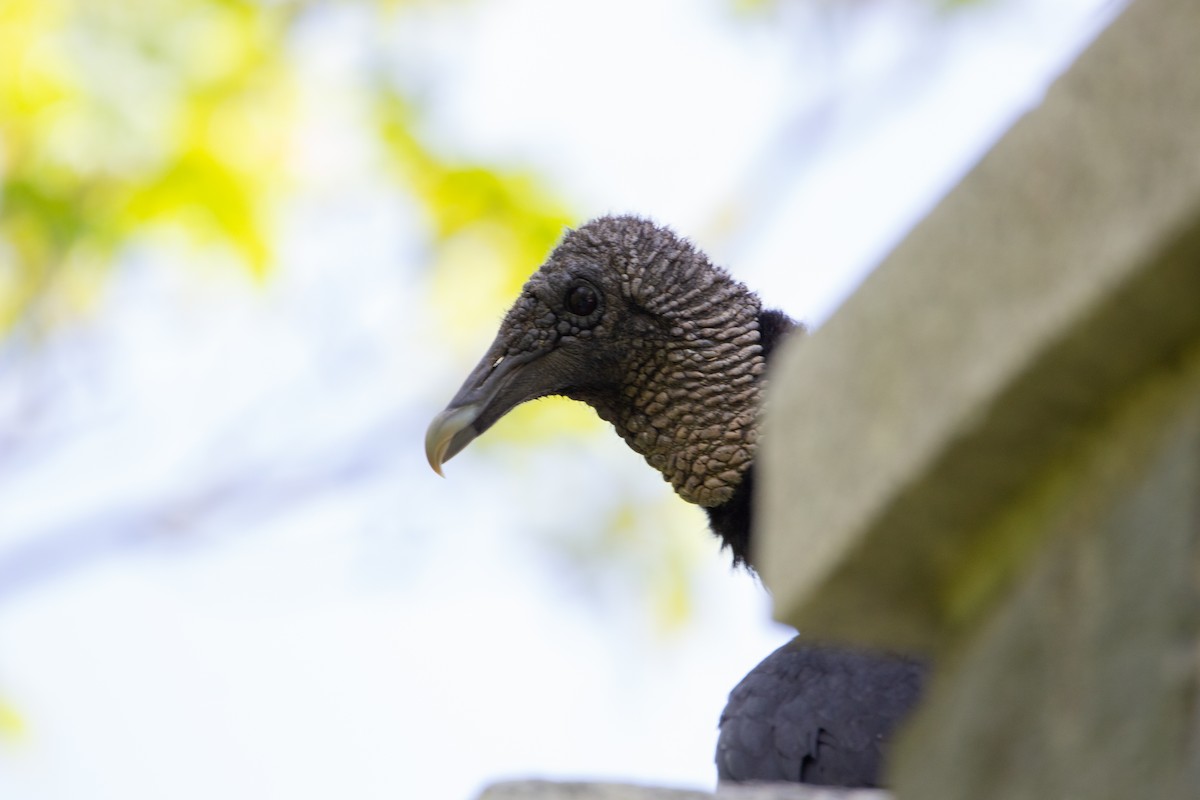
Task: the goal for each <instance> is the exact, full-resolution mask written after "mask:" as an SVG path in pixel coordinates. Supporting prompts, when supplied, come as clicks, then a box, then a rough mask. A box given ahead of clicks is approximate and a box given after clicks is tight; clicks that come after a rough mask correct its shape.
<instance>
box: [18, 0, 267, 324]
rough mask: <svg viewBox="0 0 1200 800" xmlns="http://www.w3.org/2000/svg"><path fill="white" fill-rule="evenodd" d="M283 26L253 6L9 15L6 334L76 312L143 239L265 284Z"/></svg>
mask: <svg viewBox="0 0 1200 800" xmlns="http://www.w3.org/2000/svg"><path fill="white" fill-rule="evenodd" d="M285 21H286V15H285V13H284V11H283V10H282V9H281V8H279V7H276V8H274V9H268V8H265V7H263V6H260V5H258V4H257V3H253V2H248V0H225V2H218V3H213V2H204V1H203V0H169V1H168V2H162V1H161V0H129V1H128V2H116V0H101V1H100V2H88V1H87V0H6V3H5V4H4V6H3V7H2V9H0V154H2V161H0V169H2V170H3V172H2V174H3V183H2V184H0V191H2V195H0V204H2V205H0V246H2V247H3V250H0V331H7V330H9V329H11V327H12V326H13V324H14V323H15V322H16V321H17V320H19V319H21V318H22V317H23V316H24V315H25V314H26V313H28V312H30V311H33V310H34V309H37V311H38V312H39V313H40V314H42V315H43V320H42V321H47V322H53V321H54V320H55V319H56V318H58V317H60V316H62V315H64V314H69V313H71V312H73V311H76V310H78V308H79V306H80V305H82V304H84V303H86V302H87V301H88V300H89V299H90V298H91V297H92V296H94V295H95V292H96V289H97V288H98V286H99V284H100V282H101V281H102V280H103V279H104V277H105V275H106V273H107V272H108V270H109V266H110V264H111V263H112V261H113V259H114V257H115V256H116V255H117V253H118V252H119V251H120V250H121V248H122V247H123V246H125V245H127V244H129V243H130V242H131V241H132V240H134V239H135V238H137V237H138V236H140V235H141V234H142V233H144V232H145V231H146V229H147V228H148V227H150V226H169V227H171V228H174V229H177V230H178V231H180V232H182V233H184V234H186V235H187V236H188V237H190V238H192V239H194V240H196V241H199V242H205V243H214V242H215V243H218V244H222V245H225V246H227V247H229V248H232V249H233V250H234V251H236V252H237V253H238V254H239V256H240V257H241V261H242V262H243V263H244V264H245V265H246V266H247V267H248V268H249V269H250V270H252V271H253V272H254V273H255V274H260V275H261V274H262V273H264V272H265V271H266V269H267V266H268V263H269V246H268V244H267V233H266V230H265V226H264V219H265V213H266V206H267V201H268V199H269V195H270V193H271V192H272V191H273V190H274V189H276V188H277V187H278V183H279V178H280V173H281V158H282V155H281V154H282V152H283V149H282V148H281V146H280V144H281V142H282V141H283V140H284V139H285V137H286V135H287V125H288V122H289V116H288V106H289V102H290V94H291V86H290V81H289V76H288V73H287V69H286V65H285V63H284V62H283V54H284V51H283V48H282V47H281V43H282V37H283V34H284V30H285Z"/></svg>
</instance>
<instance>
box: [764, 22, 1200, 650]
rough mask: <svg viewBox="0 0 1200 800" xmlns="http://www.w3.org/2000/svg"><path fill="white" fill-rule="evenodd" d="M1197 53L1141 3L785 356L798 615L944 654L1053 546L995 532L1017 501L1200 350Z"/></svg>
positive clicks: (772, 502)
mask: <svg viewBox="0 0 1200 800" xmlns="http://www.w3.org/2000/svg"><path fill="white" fill-rule="evenodd" d="M1198 53H1200V6H1198V5H1196V4H1194V3H1191V2H1186V0H1140V2H1135V3H1134V4H1133V5H1132V6H1131V7H1130V8H1129V9H1128V10H1127V11H1126V12H1125V13H1124V14H1123V15H1122V16H1121V17H1120V18H1119V19H1118V20H1117V21H1116V22H1115V23H1114V24H1113V25H1112V26H1111V27H1110V28H1109V30H1107V31H1106V32H1105V33H1104V34H1103V35H1102V36H1101V37H1100V38H1099V39H1098V40H1097V41H1096V42H1095V43H1094V44H1093V46H1092V47H1091V48H1089V49H1088V50H1087V51H1086V52H1085V53H1084V54H1083V55H1082V56H1081V57H1080V58H1079V60H1078V62H1077V63H1076V64H1075V65H1074V66H1073V67H1072V68H1071V69H1070V70H1069V71H1068V73H1067V74H1066V75H1064V76H1063V77H1062V78H1061V79H1060V80H1059V81H1058V82H1057V83H1056V84H1055V85H1054V86H1053V87H1052V88H1051V90H1050V91H1049V93H1048V95H1047V97H1046V100H1045V102H1044V104H1043V105H1042V106H1041V107H1040V108H1038V109H1037V110H1036V111H1034V112H1032V113H1031V114H1029V115H1027V116H1026V117H1025V118H1024V119H1022V120H1021V121H1019V122H1018V123H1017V124H1016V125H1015V126H1014V128H1013V129H1012V130H1011V131H1010V132H1009V133H1008V134H1007V135H1006V136H1005V137H1004V138H1003V140H1002V141H1001V142H1000V143H998V144H997V146H996V147H995V148H994V149H993V150H992V151H991V152H990V153H989V154H988V155H987V157H986V158H984V159H983V161H982V162H981V163H980V164H979V165H978V166H977V167H976V168H975V169H974V170H973V171H972V172H971V174H970V175H968V176H967V177H966V178H965V179H964V180H963V181H962V183H961V184H960V185H959V186H958V187H957V188H956V189H955V190H954V191H953V192H952V193H951V194H950V195H949V196H948V197H947V198H946V199H945V200H944V201H943V202H942V203H941V204H940V205H939V206H938V207H937V208H936V209H935V210H934V211H933V213H931V214H930V215H929V217H928V218H926V219H925V220H924V221H923V222H922V224H921V225H920V226H918V228H917V229H916V230H914V231H913V233H912V234H911V235H910V236H909V237H908V238H907V239H906V240H905V241H904V242H903V243H902V244H901V245H900V246H899V247H898V248H897V250H896V251H895V252H894V253H893V254H892V255H891V256H890V257H889V258H888V259H887V260H886V261H885V263H884V264H883V265H881V266H880V267H879V269H877V270H876V271H875V272H874V273H873V274H872V275H871V276H870V277H869V278H868V280H867V281H866V282H865V283H864V285H863V286H862V287H861V288H860V289H859V290H858V292H856V293H855V295H854V296H853V297H851V298H850V299H849V300H848V301H847V302H846V304H845V305H844V306H843V307H842V308H841V309H840V310H839V311H838V312H837V314H835V315H834V317H833V318H832V319H831V320H830V321H829V322H828V323H827V324H826V325H825V326H823V327H822V328H821V329H820V330H818V331H816V332H815V333H814V334H813V335H811V336H810V337H808V338H806V339H804V340H801V341H798V342H793V343H791V345H790V346H789V347H788V348H787V349H786V350H785V351H784V352H783V353H781V354H780V356H779V358H778V359H777V361H776V367H775V372H774V374H773V376H772V387H771V396H770V399H769V404H768V409H767V416H766V423H765V424H766V434H765V436H764V444H763V446H762V451H761V458H762V462H763V464H764V467H763V470H762V472H761V479H762V484H761V485H762V490H761V493H760V497H759V499H760V502H761V508H760V513H759V514H758V519H759V520H760V525H761V529H760V530H759V531H758V532H757V534H756V536H757V542H758V543H759V547H760V548H761V549H760V552H759V553H758V554H757V556H756V561H757V563H758V564H759V565H760V571H761V573H762V575H763V578H764V580H765V582H766V584H767V585H768V587H770V588H771V590H772V591H773V593H774V595H775V599H776V604H777V612H776V613H777V616H778V617H779V618H780V619H783V620H786V621H788V622H790V623H792V624H794V625H796V626H798V627H799V628H801V629H802V630H804V631H805V632H806V633H809V634H816V635H827V636H833V637H837V638H852V639H857V640H860V641H866V642H873V643H877V644H886V645H891V646H902V647H918V648H927V647H933V646H934V645H935V644H936V643H937V642H938V641H939V638H940V637H941V635H942V634H944V633H945V632H946V631H947V630H949V629H953V628H954V627H955V626H957V625H959V624H961V623H962V621H963V620H964V619H966V618H968V617H970V616H972V615H974V614H975V613H976V612H977V611H978V608H979V607H982V605H984V604H986V603H987V602H988V601H989V598H990V597H991V594H992V592H993V591H994V590H995V587H999V586H1001V585H1003V583H1004V576H1003V575H1000V574H997V571H1004V570H1010V571H1011V570H1015V569H1016V568H1017V567H1018V566H1019V565H1020V564H1021V563H1023V562H1024V561H1025V560H1027V557H1028V554H1029V553H1030V552H1032V551H1033V549H1034V548H1035V547H1036V545H1037V544H1038V542H1037V541H1036V536H1033V537H1032V538H1031V539H1030V540H1028V541H1020V540H1019V539H1014V538H1011V537H1010V539H1008V540H1006V541H1004V542H994V541H989V540H987V536H988V535H989V534H988V532H989V531H993V530H995V529H996V526H995V525H993V524H992V523H993V522H994V521H995V519H996V517H997V515H998V514H999V513H1000V512H1001V511H1002V510H1003V509H1005V508H1006V507H1007V506H1009V505H1011V504H1012V502H1013V501H1014V498H1016V497H1018V496H1019V495H1020V494H1021V493H1022V492H1024V491H1025V490H1026V489H1027V487H1028V486H1029V485H1030V484H1031V482H1032V481H1033V479H1034V478H1035V477H1036V475H1037V474H1038V473H1039V471H1042V470H1045V469H1047V468H1048V467H1047V465H1048V464H1051V463H1052V462H1053V461H1054V460H1055V459H1056V458H1058V457H1059V456H1060V455H1062V454H1064V453H1067V452H1069V451H1070V450H1071V449H1073V448H1074V447H1075V446H1076V445H1078V443H1079V442H1080V441H1082V440H1083V439H1085V438H1086V436H1087V432H1088V430H1089V429H1091V428H1092V427H1094V426H1095V425H1096V424H1097V421H1098V420H1100V419H1102V418H1103V417H1104V416H1105V415H1106V414H1108V413H1110V411H1111V409H1112V408H1113V407H1114V404H1116V403H1117V402H1118V401H1119V399H1120V396H1121V395H1122V393H1123V392H1125V391H1126V389H1127V387H1129V386H1130V385H1131V384H1132V383H1134V382H1136V381H1137V380H1139V378H1140V377H1142V376H1144V375H1146V374H1148V373H1150V372H1152V371H1153V370H1155V369H1157V368H1160V367H1163V366H1164V365H1169V364H1170V363H1171V362H1172V361H1173V360H1177V359H1179V358H1180V357H1181V354H1182V353H1184V352H1185V351H1186V350H1187V349H1188V348H1189V347H1190V346H1192V344H1193V343H1195V342H1198V341H1200V133H1198V132H1200V80H1198V79H1197V74H1198V73H1197V54H1198ZM981 554H983V556H985V557H986V558H987V559H988V560H989V562H990V563H991V564H992V565H993V566H992V574H991V575H990V576H989V578H988V585H987V586H985V587H982V588H981V587H971V588H970V590H964V589H963V587H962V586H961V585H959V584H958V583H957V582H958V581H960V580H961V577H960V576H961V575H963V574H971V573H972V570H971V569H970V566H971V564H972V562H973V561H976V560H977V559H978V558H980V557H982V556H981ZM964 598H966V600H964ZM964 602H966V603H968V604H969V605H970V607H963V603H964Z"/></svg>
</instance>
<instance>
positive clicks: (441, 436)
mask: <svg viewBox="0 0 1200 800" xmlns="http://www.w3.org/2000/svg"><path fill="white" fill-rule="evenodd" d="M505 349H506V348H505V343H504V342H503V341H502V339H500V338H497V340H496V341H495V342H493V343H492V346H491V347H490V348H488V352H487V353H486V354H485V355H484V357H483V359H482V360H481V361H480V362H479V363H478V364H477V365H476V366H475V369H473V370H471V374H470V375H468V376H467V379H466V381H464V382H463V385H462V388H460V389H459V390H458V394H456V395H454V399H452V400H451V401H450V404H449V405H447V406H446V408H445V409H444V410H443V411H442V412H441V413H440V414H438V415H437V416H436V417H434V418H433V422H431V423H429V429H428V430H427V431H426V432H425V457H426V458H428V459H429V466H431V467H433V471H434V472H436V473H437V474H438V475H441V474H442V465H443V464H445V463H446V462H447V461H449V460H450V459H451V458H453V457H454V456H455V455H457V454H458V453H459V452H461V451H462V449H463V448H465V447H466V446H467V445H469V444H470V443H471V442H472V441H474V440H475V437H477V436H479V435H480V434H481V433H483V432H484V431H486V430H487V429H488V428H490V427H492V425H494V424H496V421H497V420H499V419H500V418H501V417H503V416H504V415H505V414H507V413H508V412H509V411H511V410H512V409H513V408H515V407H516V406H518V405H520V404H521V403H524V402H525V401H526V400H533V399H534V398H537V397H543V396H545V395H546V394H549V393H551V392H552V391H553V389H552V388H551V387H547V386H546V385H545V384H544V383H540V382H539V380H538V375H537V374H536V373H537V372H538V370H535V369H532V365H534V364H536V363H537V362H538V360H539V359H540V358H541V357H542V356H543V355H544V354H545V353H546V352H547V351H545V350H542V351H537V352H531V353H520V354H518V355H505V353H504V351H505ZM539 383H540V385H539Z"/></svg>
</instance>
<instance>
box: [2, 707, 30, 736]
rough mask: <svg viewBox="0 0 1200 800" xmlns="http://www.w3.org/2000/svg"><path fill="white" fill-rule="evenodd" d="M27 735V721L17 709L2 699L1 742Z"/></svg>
mask: <svg viewBox="0 0 1200 800" xmlns="http://www.w3.org/2000/svg"><path fill="white" fill-rule="evenodd" d="M24 735H25V722H24V720H22V719H21V717H20V715H19V714H17V712H16V709H14V708H12V707H11V706H9V705H6V704H5V702H4V700H3V699H0V742H3V741H6V740H7V741H13V740H18V739H21V738H22V737H23V736H24Z"/></svg>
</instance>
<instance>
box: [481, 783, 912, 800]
mask: <svg viewBox="0 0 1200 800" xmlns="http://www.w3.org/2000/svg"><path fill="white" fill-rule="evenodd" d="M714 798H715V800H890V798H891V795H890V794H889V793H888V792H884V791H880V790H877V789H832V788H828V787H824V786H807V785H802V784H798V783H767V784H758V785H755V786H726V787H722V788H720V789H719V790H718V791H717V792H716V794H713V793H711V792H701V791H695V790H689V789H665V788H659V787H652V786H639V785H636V784H631V783H584V782H579V783H571V782H564V783H559V782H557V781H541V780H526V781H506V782H503V783H497V784H495V785H494V786H489V787H488V788H487V789H485V790H484V792H483V794H481V795H480V796H479V798H478V800H714Z"/></svg>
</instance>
